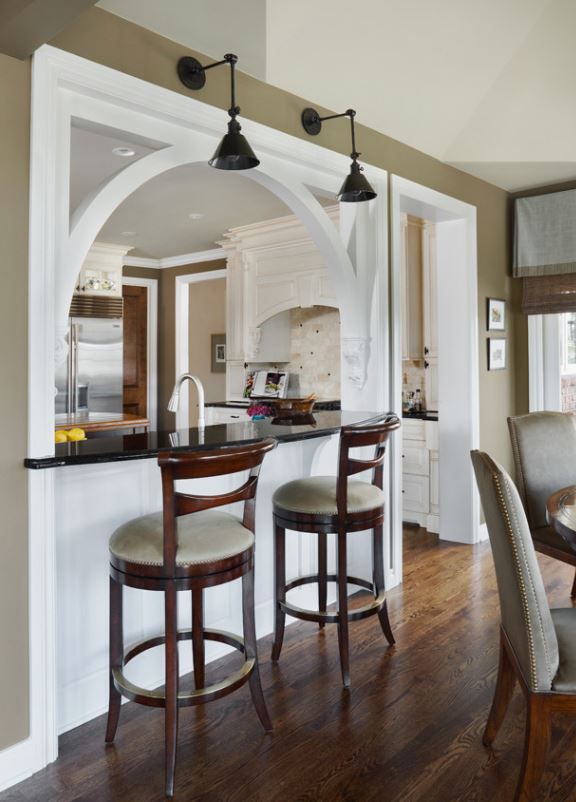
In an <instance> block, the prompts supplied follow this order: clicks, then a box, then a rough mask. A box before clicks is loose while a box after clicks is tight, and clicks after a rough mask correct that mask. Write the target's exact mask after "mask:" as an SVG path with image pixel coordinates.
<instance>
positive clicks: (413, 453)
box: [402, 418, 440, 533]
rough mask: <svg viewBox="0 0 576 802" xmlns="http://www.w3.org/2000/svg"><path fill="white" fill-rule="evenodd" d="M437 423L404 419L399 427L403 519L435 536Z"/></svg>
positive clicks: (438, 522)
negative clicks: (400, 434)
mask: <svg viewBox="0 0 576 802" xmlns="http://www.w3.org/2000/svg"><path fill="white" fill-rule="evenodd" d="M438 459H439V453H438V423H437V422H436V421H423V420H411V419H408V418H405V419H404V420H403V425H402V508H403V519H404V520H405V521H407V522H409V523H416V524H418V525H419V526H422V527H424V528H425V529H427V530H428V531H429V532H434V533H438V531H439V524H440V508H439V506H438V504H439V492H438Z"/></svg>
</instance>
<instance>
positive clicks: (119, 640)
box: [106, 577, 124, 743]
mask: <svg viewBox="0 0 576 802" xmlns="http://www.w3.org/2000/svg"><path fill="white" fill-rule="evenodd" d="M122 590H123V589H122V585H121V584H120V583H119V582H116V580H115V579H113V578H112V577H110V701H109V704H108V721H107V723H106V743H112V741H113V740H114V736H115V735H116V729H117V728H118V720H119V718H120V709H121V707H122V694H121V693H119V692H118V691H117V690H116V687H115V685H114V678H113V676H112V669H113V668H119V669H121V668H122V664H123V662H124V628H123V621H122V601H123V596H122Z"/></svg>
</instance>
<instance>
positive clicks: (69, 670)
mask: <svg viewBox="0 0 576 802" xmlns="http://www.w3.org/2000/svg"><path fill="white" fill-rule="evenodd" d="M375 417H380V416H379V415H377V413H373V412H348V411H326V412H323V411H320V412H317V413H313V415H312V420H309V418H308V416H307V422H301V421H295V420H291V421H290V422H289V423H286V422H285V421H281V422H280V421H279V422H277V423H274V422H273V421H272V420H270V419H265V420H260V421H250V420H249V419H246V420H241V421H239V422H237V423H228V424H221V425H215V426H207V427H205V428H204V429H186V430H180V431H178V432H142V433H139V434H129V435H125V436H120V435H114V434H113V433H111V434H110V435H109V436H105V437H100V438H98V439H94V440H85V441H81V442H76V443H63V444H60V445H57V446H56V448H55V454H54V455H45V456H43V455H38V456H35V457H31V458H29V459H27V460H26V461H25V464H26V466H27V467H28V468H30V469H32V470H35V471H40V473H43V472H48V473H50V474H51V475H53V479H54V486H55V499H56V513H55V532H54V538H55V548H56V572H57V593H56V605H57V612H56V619H57V622H58V626H57V649H56V654H57V660H58V665H57V676H58V714H57V718H58V729H59V732H65V731H67V730H70V729H72V728H73V727H75V726H77V725H79V724H81V723H82V722H84V721H88V720H89V719H91V718H94V717H95V716H97V715H99V714H100V713H102V712H104V711H105V710H106V709H107V703H108V564H109V558H108V539H109V537H110V535H111V534H112V532H113V531H114V530H115V529H116V528H117V527H118V526H120V525H121V524H122V523H124V522H126V521H127V520H130V519H131V518H135V517H138V516H141V515H146V514H148V513H150V512H154V511H157V510H160V509H161V506H162V494H161V483H160V469H159V467H158V464H157V455H158V453H159V452H160V451H163V450H169V449H175V450H182V451H190V450H195V449H209V448H225V447H226V446H233V445H241V444H242V443H253V442H256V441H258V440H261V439H264V438H267V437H273V438H275V439H276V440H277V442H278V447H277V448H276V449H275V450H274V451H272V452H271V453H270V454H268V455H267V457H266V458H265V461H264V464H263V466H262V471H261V475H260V483H259V487H258V496H257V500H256V589H255V596H256V598H255V602H256V626H257V633H258V636H259V637H262V636H264V635H267V634H269V633H270V632H271V631H272V623H273V542H272V495H273V493H274V491H275V490H276V488H277V487H278V486H279V485H281V484H283V483H284V482H288V481H290V480H292V479H296V478H301V477H305V476H311V475H317V474H324V475H327V474H328V475H334V474H335V473H336V469H337V456H338V433H339V431H340V429H341V427H342V426H344V425H347V424H353V423H368V422H369V421H371V420H372V419H374V418H375ZM192 481H193V486H194V490H195V491H196V492H201V493H202V492H205V493H223V492H227V491H228V490H231V489H232V488H233V487H235V486H237V485H238V484H239V482H238V477H236V476H234V475H231V476H223V477H213V478H208V479H202V480H192ZM182 484H183V486H184V489H185V486H186V483H182ZM189 486H191V484H190V485H189ZM231 511H232V512H235V511H236V510H234V508H231ZM385 532H386V533H387V534H388V537H389V530H388V529H387V528H386V529H385ZM315 546H316V544H315V540H314V538H313V537H312V536H310V535H306V534H296V533H293V534H291V535H290V536H289V541H288V548H287V572H288V576H299V575H303V574H306V573H312V572H314V570H315V568H316V548H315ZM386 552H387V553H389V549H386ZM329 559H330V560H331V561H333V559H334V554H333V551H332V550H330V551H329ZM349 569H350V574H352V575H355V576H366V578H369V577H370V573H371V554H370V539H369V537H368V536H364V535H362V534H359V535H358V536H355V537H354V539H353V542H351V544H350V564H349ZM293 592H294V594H297V595H296V599H298V603H299V604H300V605H301V606H303V607H306V606H310V607H314V606H315V605H316V601H317V600H316V593H315V591H314V590H313V589H312V588H311V587H310V586H307V587H302V588H299V589H296V590H295V591H293ZM125 594H126V595H125V600H126V603H125V614H124V629H125V640H126V643H127V644H130V643H133V642H136V641H139V640H142V639H144V638H146V637H151V636H152V635H154V634H157V633H158V632H159V631H161V630H162V627H163V617H164V613H163V599H162V598H161V594H153V593H139V592H138V591H134V590H132V589H126V591H125ZM180 596H181V598H180V599H179V625H180V626H181V627H189V626H190V617H191V616H190V607H191V605H190V599H189V594H188V595H186V594H180ZM333 600H334V594H332V596H329V601H333ZM240 611H241V602H240V587H239V583H237V582H233V583H230V584H229V585H224V586H221V587H216V588H212V589H210V590H208V591H207V593H206V625H207V626H209V627H213V628H216V629H225V630H230V631H234V632H240V631H241V614H240ZM225 648H226V647H222V645H220V644H213V643H208V644H207V653H206V659H207V661H211V660H213V659H215V658H217V657H219V656H220V655H221V654H222V653H223V651H224V650H225ZM260 659H261V660H267V659H269V655H268V654H267V653H265V652H264V651H262V653H261V655H260ZM191 662H192V661H191V649H189V648H188V649H187V648H185V647H184V646H182V650H181V661H180V666H181V671H182V673H185V672H187V671H190V670H191ZM208 673H209V669H208ZM127 674H128V676H129V677H130V678H132V679H133V680H134V682H136V683H137V684H140V685H144V686H147V687H155V686H158V685H161V684H162V683H163V659H162V652H161V650H160V649H154V650H152V651H150V652H147V653H145V654H143V655H141V656H140V657H139V658H137V659H136V660H134V661H133V662H132V663H130V666H129V667H128V669H127Z"/></svg>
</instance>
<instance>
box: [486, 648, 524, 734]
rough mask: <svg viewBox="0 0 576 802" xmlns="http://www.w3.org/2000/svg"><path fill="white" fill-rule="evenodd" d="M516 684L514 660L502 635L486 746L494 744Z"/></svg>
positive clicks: (487, 727)
mask: <svg viewBox="0 0 576 802" xmlns="http://www.w3.org/2000/svg"><path fill="white" fill-rule="evenodd" d="M515 685H516V672H515V671H514V666H513V665H512V661H511V660H510V657H509V656H508V652H507V651H506V647H505V646H504V640H503V638H502V635H501V636H500V656H499V659H498V677H497V678H496V688H495V689H494V699H493V700H492V707H491V708H490V713H489V715H488V721H487V722H486V728H485V730H484V735H483V736H482V743H483V744H484V746H492V744H493V743H494V739H495V738H496V736H497V735H498V731H499V730H500V727H501V726H502V722H503V721H504V718H505V717H506V711H507V710H508V705H509V704H510V699H511V698H512V694H513V692H514V686H515Z"/></svg>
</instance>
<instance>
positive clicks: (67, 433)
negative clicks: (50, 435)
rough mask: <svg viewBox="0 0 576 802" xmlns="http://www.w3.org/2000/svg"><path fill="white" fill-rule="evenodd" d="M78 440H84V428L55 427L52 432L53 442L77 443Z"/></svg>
mask: <svg viewBox="0 0 576 802" xmlns="http://www.w3.org/2000/svg"><path fill="white" fill-rule="evenodd" d="M79 440H86V432H85V431H84V429H79V428H75V429H56V431H55V432H54V442H55V443H77V442H78V441H79Z"/></svg>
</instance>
